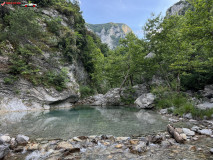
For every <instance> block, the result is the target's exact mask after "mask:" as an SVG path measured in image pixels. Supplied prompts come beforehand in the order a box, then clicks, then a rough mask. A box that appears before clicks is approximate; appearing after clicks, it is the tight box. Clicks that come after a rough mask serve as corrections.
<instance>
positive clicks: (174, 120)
mask: <svg viewBox="0 0 213 160" xmlns="http://www.w3.org/2000/svg"><path fill="white" fill-rule="evenodd" d="M169 121H170V122H174V123H176V122H179V120H178V119H173V118H169Z"/></svg>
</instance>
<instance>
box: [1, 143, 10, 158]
mask: <svg viewBox="0 0 213 160" xmlns="http://www.w3.org/2000/svg"><path fill="white" fill-rule="evenodd" d="M9 152H10V149H9V146H8V145H0V159H3V158H4V157H5V156H6V155H7V154H8V153H9Z"/></svg>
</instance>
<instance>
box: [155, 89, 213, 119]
mask: <svg viewBox="0 0 213 160" xmlns="http://www.w3.org/2000/svg"><path fill="white" fill-rule="evenodd" d="M152 92H153V93H154V94H155V95H156V97H157V98H156V100H155V106H156V108H157V109H161V108H170V107H174V110H171V109H169V113H173V114H175V115H179V116H183V115H184V114H186V113H191V114H192V117H193V118H195V119H198V118H204V117H205V116H206V117H208V118H210V117H211V115H212V114H213V109H208V110H201V109H199V108H197V107H195V105H194V104H193V102H192V101H191V100H190V97H189V96H187V95H186V94H184V93H182V92H180V93H178V92H174V91H169V90H168V88H165V87H162V86H160V87H158V88H154V89H152Z"/></svg>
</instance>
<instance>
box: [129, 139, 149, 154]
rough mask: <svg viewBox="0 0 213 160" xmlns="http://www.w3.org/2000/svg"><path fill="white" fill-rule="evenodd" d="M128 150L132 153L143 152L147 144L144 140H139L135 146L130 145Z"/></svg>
mask: <svg viewBox="0 0 213 160" xmlns="http://www.w3.org/2000/svg"><path fill="white" fill-rule="evenodd" d="M129 149H130V152H131V153H133V154H138V153H143V152H145V151H146V150H147V146H146V143H145V142H140V143H139V144H138V145H137V146H131V147H130V148H129Z"/></svg>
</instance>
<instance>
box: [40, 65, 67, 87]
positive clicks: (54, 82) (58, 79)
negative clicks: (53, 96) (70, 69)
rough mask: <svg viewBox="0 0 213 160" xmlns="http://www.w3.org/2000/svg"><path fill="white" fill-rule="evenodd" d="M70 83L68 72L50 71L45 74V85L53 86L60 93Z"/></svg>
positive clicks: (63, 70)
mask: <svg viewBox="0 0 213 160" xmlns="http://www.w3.org/2000/svg"><path fill="white" fill-rule="evenodd" d="M68 81H69V79H68V77H67V70H66V69H64V68H63V69H62V70H61V71H60V72H59V73H58V72H56V71H49V72H47V73H45V75H44V79H43V84H44V85H46V86H53V87H55V88H56V90H58V91H62V90H63V89H65V88H66V83H67V82H68Z"/></svg>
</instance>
